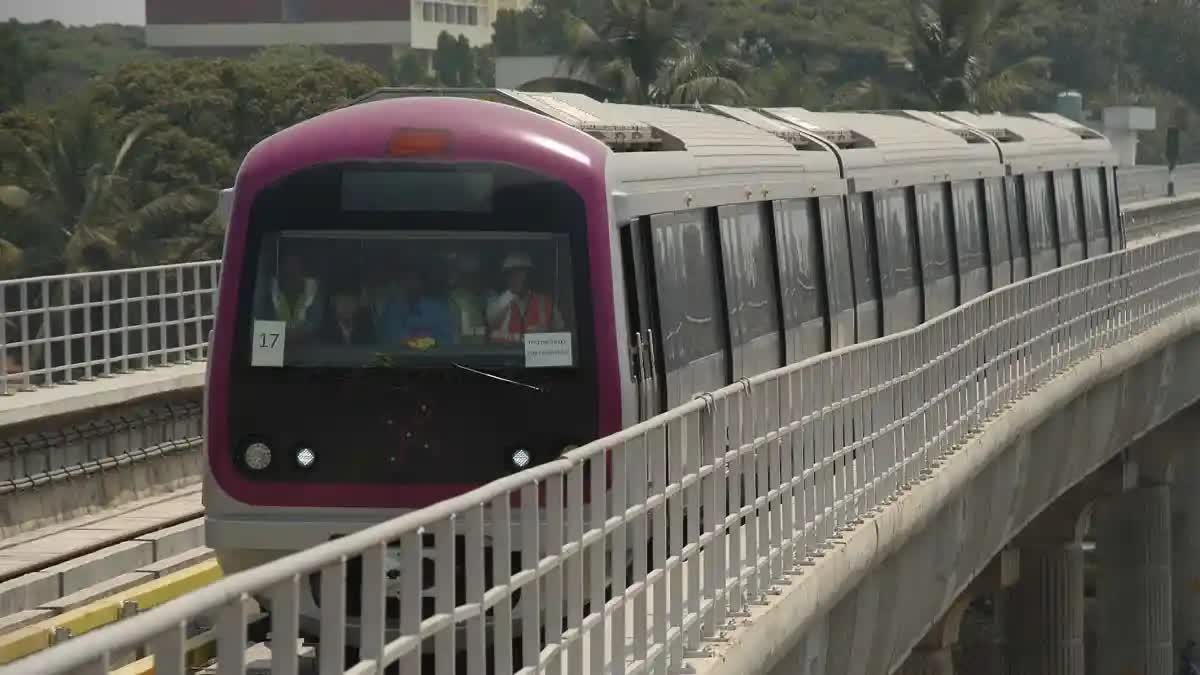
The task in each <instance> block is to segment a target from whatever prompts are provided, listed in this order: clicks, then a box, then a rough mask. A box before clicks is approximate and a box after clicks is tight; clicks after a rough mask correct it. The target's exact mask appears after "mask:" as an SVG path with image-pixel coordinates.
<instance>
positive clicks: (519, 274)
mask: <svg viewBox="0 0 1200 675" xmlns="http://www.w3.org/2000/svg"><path fill="white" fill-rule="evenodd" d="M500 268H501V271H502V272H503V273H504V278H505V281H506V284H507V285H506V287H505V289H504V291H503V292H502V293H500V295H498V296H497V297H495V298H494V299H492V300H491V301H490V302H488V306H487V319H488V326H489V327H490V329H491V330H490V332H489V337H491V339H492V341H493V342H500V343H516V342H521V341H522V340H523V339H524V336H525V334H526V333H545V332H549V331H560V330H562V329H563V320H562V317H561V316H560V315H559V313H558V309H557V308H556V307H555V306H554V303H553V301H552V300H551V299H550V296H548V295H544V294H542V293H538V292H537V291H535V290H533V289H532V288H531V287H530V286H529V273H530V271H531V270H532V269H533V261H532V260H531V259H530V257H529V255H528V254H526V253H521V252H514V253H510V254H508V255H507V256H506V257H505V258H504V262H503V263H502V264H501V266H500Z"/></svg>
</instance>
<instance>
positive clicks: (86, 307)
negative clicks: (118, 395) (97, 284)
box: [82, 275, 103, 382]
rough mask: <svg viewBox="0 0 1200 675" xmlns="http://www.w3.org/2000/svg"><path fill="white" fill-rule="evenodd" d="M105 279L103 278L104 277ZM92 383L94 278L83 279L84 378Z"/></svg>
mask: <svg viewBox="0 0 1200 675" xmlns="http://www.w3.org/2000/svg"><path fill="white" fill-rule="evenodd" d="M102 278H103V277H102ZM82 380H83V381H84V382H91V381H92V277H91V275H86V276H84V277H83V378H82Z"/></svg>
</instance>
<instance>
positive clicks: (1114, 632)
mask: <svg viewBox="0 0 1200 675" xmlns="http://www.w3.org/2000/svg"><path fill="white" fill-rule="evenodd" d="M1095 535H1096V559H1097V563H1098V574H1097V605H1098V607H1097V608H1098V610H1099V611H1098V612H1097V614H1098V618H1099V625H1098V631H1097V636H1098V640H1097V649H1096V660H1097V664H1096V665H1097V671H1096V672H1097V673H1099V675H1125V674H1126V673H1144V674H1145V675H1171V673H1173V672H1174V667H1175V663H1176V659H1175V654H1174V651H1173V649H1172V643H1171V632H1172V611H1171V590H1172V589H1171V500H1170V489H1169V488H1168V486H1167V485H1166V481H1165V480H1154V478H1150V479H1148V480H1139V485H1138V487H1134V488H1133V489H1130V490H1128V491H1126V492H1123V493H1121V494H1117V495H1113V496H1109V497H1106V498H1103V499H1101V500H1100V501H1099V502H1098V503H1097V505H1096V518H1095Z"/></svg>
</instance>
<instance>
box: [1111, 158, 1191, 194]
mask: <svg viewBox="0 0 1200 675" xmlns="http://www.w3.org/2000/svg"><path fill="white" fill-rule="evenodd" d="M1167 181H1168V172H1167V167H1165V166H1131V167H1127V168H1123V169H1120V170H1119V171H1118V173H1117V192H1118V194H1120V196H1121V203H1123V204H1130V203H1132V202H1138V201H1144V200H1148V199H1159V198H1162V197H1166V196H1167ZM1196 191H1200V164H1180V165H1179V166H1177V167H1175V194H1177V195H1183V194H1187V193H1189V192H1196Z"/></svg>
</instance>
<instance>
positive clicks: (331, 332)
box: [320, 283, 376, 345]
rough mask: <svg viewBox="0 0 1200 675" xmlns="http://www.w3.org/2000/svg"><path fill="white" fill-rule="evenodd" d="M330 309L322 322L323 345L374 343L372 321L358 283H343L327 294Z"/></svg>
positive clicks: (373, 324)
mask: <svg viewBox="0 0 1200 675" xmlns="http://www.w3.org/2000/svg"><path fill="white" fill-rule="evenodd" d="M330 295H331V297H330V301H329V305H330V307H329V309H330V311H329V313H328V314H327V315H326V318H325V321H324V322H323V323H322V324H321V333H320V338H321V343H322V344H325V345H370V344H375V342H376V339H375V322H374V320H373V319H372V316H371V311H370V310H369V309H368V308H367V307H366V305H365V303H363V300H362V291H361V289H360V288H359V286H358V285H357V284H350V283H343V284H340V285H338V287H337V288H336V289H334V291H333V293H331V294H330Z"/></svg>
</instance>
